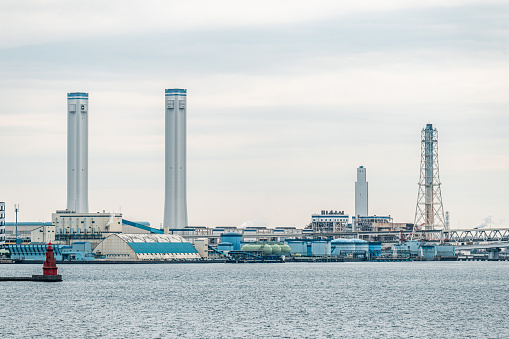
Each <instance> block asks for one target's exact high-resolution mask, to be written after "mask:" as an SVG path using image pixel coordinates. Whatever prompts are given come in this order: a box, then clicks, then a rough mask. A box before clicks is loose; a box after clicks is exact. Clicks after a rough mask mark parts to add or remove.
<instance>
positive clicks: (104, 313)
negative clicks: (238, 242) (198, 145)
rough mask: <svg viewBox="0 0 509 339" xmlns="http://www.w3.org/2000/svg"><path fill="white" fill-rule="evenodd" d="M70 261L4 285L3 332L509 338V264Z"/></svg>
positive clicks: (3, 270) (0, 290)
mask: <svg viewBox="0 0 509 339" xmlns="http://www.w3.org/2000/svg"><path fill="white" fill-rule="evenodd" d="M59 266H60V267H59V273H62V274H63V276H64V281H63V282H61V283H42V282H0V300H1V301H2V303H1V305H2V307H1V309H2V313H1V315H0V325H1V328H0V330H1V337H2V338H9V337H37V336H41V337H42V336H44V337H46V336H50V337H57V338H77V337H89V338H94V337H106V338H108V337H109V338H130V337H143V338H175V337H189V338H254V337H267V338H338V337H343V338H372V337H385V338H401V337H414V338H431V337H434V338H508V337H509V320H508V314H509V306H508V297H509V263H507V262H410V263H407V262H403V263H368V262H366V263H295V264H294V263H286V264H175V265H172V264H163V265H63V264H62V265H59ZM41 271H42V269H41V265H0V275H1V276H31V275H32V274H41V273H40V272H41Z"/></svg>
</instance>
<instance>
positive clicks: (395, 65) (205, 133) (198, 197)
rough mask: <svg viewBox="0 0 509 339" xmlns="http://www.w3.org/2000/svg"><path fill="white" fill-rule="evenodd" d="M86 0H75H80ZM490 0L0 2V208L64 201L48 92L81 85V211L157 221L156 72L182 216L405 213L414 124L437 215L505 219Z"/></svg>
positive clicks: (508, 160) (265, 220) (501, 72)
mask: <svg viewBox="0 0 509 339" xmlns="http://www.w3.org/2000/svg"><path fill="white" fill-rule="evenodd" d="M84 6H86V7H84ZM508 79H509V4H508V3H507V2H505V1H480V0H471V1H468V0H465V1H460V0H455V1H449V2H447V3H444V2H442V1H425V2H408V1H403V0H401V1H384V2H383V3H381V2H379V1H356V2H346V3H345V2H337V1H315V2H313V3H310V2H305V1H278V2H269V1H258V2H252V3H250V2H231V1H214V2H209V1H193V2H186V3H182V2H173V1H146V2H143V3H139V2H135V1H122V2H121V1H108V2H107V3H104V2H99V1H89V2H87V3H86V4H85V3H73V2H67V1H51V2H40V1H26V2H7V3H1V4H0V201H5V203H6V221H13V220H14V209H13V206H14V204H20V213H19V214H18V217H19V220H20V221H50V220H51V213H52V212H54V211H55V210H57V209H65V207H66V161H67V160H66V154H67V153H66V133H67V120H66V113H67V110H66V103H67V100H66V95H67V93H68V92H77V91H81V92H87V93H89V113H88V114H89V117H88V119H89V121H88V123H89V177H88V180H89V192H88V193H89V208H90V212H95V211H102V210H106V211H110V212H113V211H115V212H122V213H123V215H124V217H125V218H126V219H129V220H136V221H149V222H150V223H151V224H152V226H154V227H159V225H160V224H161V223H162V221H163V212H164V116H165V106H164V89H165V88H186V89H187V94H188V96H187V201H188V219H189V224H190V225H195V226H198V225H204V226H225V225H235V226H240V225H242V224H244V225H246V224H252V225H268V226H296V227H304V226H305V225H307V224H308V223H309V222H310V219H311V214H312V213H318V212H319V211H321V210H344V211H345V213H347V214H349V215H353V214H354V212H355V181H356V169H357V168H358V167H359V166H364V167H365V168H366V169H367V181H368V182H369V214H373V215H389V214H390V215H391V216H392V217H393V218H394V221H395V222H413V220H414V213H415V204H416V200H417V188H418V186H417V183H418V181H419V165H420V163H419V161H420V132H421V129H422V128H423V127H425V125H426V124H427V123H432V124H433V126H434V127H436V128H437V129H438V133H439V134H438V136H439V163H440V179H441V181H442V198H443V204H444V209H445V210H446V211H449V212H450V220H451V228H471V227H475V226H478V225H479V224H481V223H484V224H486V225H488V226H489V225H490V224H491V226H492V227H509V218H508V217H507V216H506V212H507V206H508V205H509V195H508V192H509V132H508V131H509V114H508V112H509V97H508V95H507V93H509V80H508Z"/></svg>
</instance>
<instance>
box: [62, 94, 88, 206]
mask: <svg viewBox="0 0 509 339" xmlns="http://www.w3.org/2000/svg"><path fill="white" fill-rule="evenodd" d="M67 209H68V210H69V211H75V212H77V213H88V93H82V92H75V93H67Z"/></svg>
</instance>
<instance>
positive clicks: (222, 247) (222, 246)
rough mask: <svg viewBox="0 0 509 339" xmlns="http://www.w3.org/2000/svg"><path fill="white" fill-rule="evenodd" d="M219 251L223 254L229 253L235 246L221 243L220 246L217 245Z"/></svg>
mask: <svg viewBox="0 0 509 339" xmlns="http://www.w3.org/2000/svg"><path fill="white" fill-rule="evenodd" d="M217 249H218V250H220V251H221V252H225V251H226V252H229V251H233V250H234V249H233V244H232V243H229V242H222V243H220V244H219V245H217Z"/></svg>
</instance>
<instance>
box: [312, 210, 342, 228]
mask: <svg viewBox="0 0 509 339" xmlns="http://www.w3.org/2000/svg"><path fill="white" fill-rule="evenodd" d="M348 221H349V216H348V215H345V212H344V211H332V210H331V211H325V210H322V211H321V212H320V214H312V215H311V225H310V227H311V229H312V230H313V232H316V233H334V232H345V231H346V230H347V229H348Z"/></svg>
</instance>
